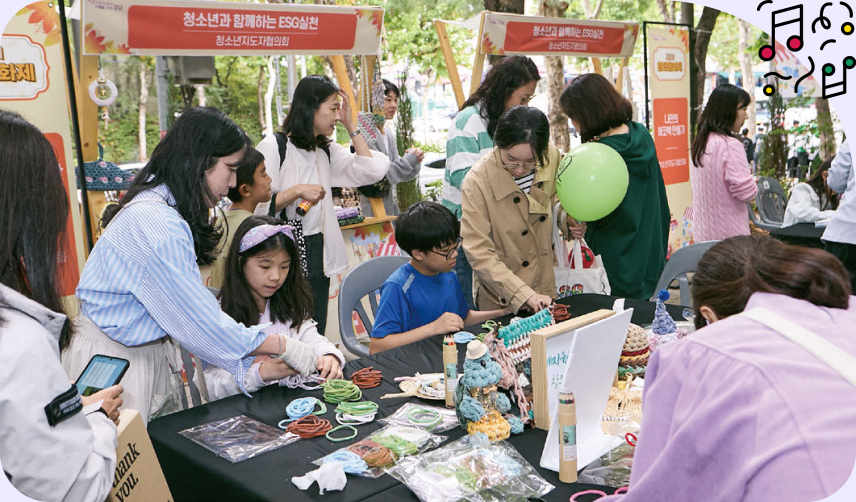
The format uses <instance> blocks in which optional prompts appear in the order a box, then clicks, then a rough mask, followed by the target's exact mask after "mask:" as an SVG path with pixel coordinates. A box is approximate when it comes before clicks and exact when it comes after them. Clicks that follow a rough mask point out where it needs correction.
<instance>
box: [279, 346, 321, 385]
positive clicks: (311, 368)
mask: <svg viewBox="0 0 856 502" xmlns="http://www.w3.org/2000/svg"><path fill="white" fill-rule="evenodd" d="M279 358H280V359H282V360H283V361H285V362H286V364H288V365H289V366H291V367H292V368H294V369H295V370H296V371H298V372H300V374H301V375H303V376H305V377H307V376H309V375H311V374H313V373H315V372H316V371H318V356H317V355H316V354H315V349H313V348H312V346H311V345H308V344H306V343H303V342H301V341H300V340H295V339H294V338H289V339H288V341H287V342H286V344H285V352H284V353H283V354H282V355H281V356H279Z"/></svg>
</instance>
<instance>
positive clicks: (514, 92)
mask: <svg viewBox="0 0 856 502" xmlns="http://www.w3.org/2000/svg"><path fill="white" fill-rule="evenodd" d="M479 76H480V75H479ZM479 76H475V75H474V76H473V78H477V77H479ZM540 78H541V77H540V76H539V75H538V68H537V67H536V66H535V63H533V62H532V60H531V59H529V58H528V57H526V56H519V55H518V56H508V57H505V58H503V59H502V60H500V61H499V62H498V63H497V64H496V65H494V66H493V67H492V68H491V69H490V71H489V72H487V76H485V78H484V81H482V83H481V85H480V86H479V88H478V89H476V92H474V93H473V95H472V96H470V98H469V99H468V100H467V101H466V102H465V103H464V104H463V106H461V111H460V113H458V115H457V116H456V117H455V119H454V120H453V121H452V126H451V127H449V134H448V136H447V138H446V174H445V178H444V179H443V201H442V202H443V205H444V206H446V207H447V208H448V209H449V210H450V211H452V212H453V213H454V214H455V216H457V217H458V219H460V218H461V214H462V213H461V187H462V186H463V184H464V177H466V175H467V172H469V170H470V168H471V167H472V166H473V164H475V163H476V161H477V160H479V159H480V158H481V157H483V156H484V155H487V154H489V153H490V152H491V151H493V146H494V145H493V136H494V132H495V131H496V126H497V123H498V122H499V117H500V116H502V114H503V113H505V111H506V110H508V109H510V108H512V107H514V106H518V105H526V104H529V100H531V99H532V96H534V95H535V87H536V86H537V85H538V80H539V79H540ZM455 272H456V273H457V274H458V281H460V283H461V287H462V288H463V289H464V296H465V297H466V298H467V303H469V304H470V308H471V309H474V305H473V294H472V289H473V288H472V277H473V269H472V267H470V264H469V262H467V257H466V255H465V254H464V253H463V250H459V251H458V258H457V263H456V264H455Z"/></svg>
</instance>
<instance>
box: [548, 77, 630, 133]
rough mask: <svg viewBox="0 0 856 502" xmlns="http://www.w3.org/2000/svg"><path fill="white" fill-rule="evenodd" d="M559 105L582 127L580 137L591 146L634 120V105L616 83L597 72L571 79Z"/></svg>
mask: <svg viewBox="0 0 856 502" xmlns="http://www.w3.org/2000/svg"><path fill="white" fill-rule="evenodd" d="M559 106H560V107H561V108H562V111H563V112H564V113H565V115H567V116H568V118H569V119H571V120H573V121H575V122H576V123H577V125H579V126H580V131H579V133H580V138H581V139H582V142H583V143H587V142H589V141H591V140H593V139H594V138H596V137H598V136H600V135H601V134H603V133H605V132H606V131H609V130H610V129H614V128H616V127H619V126H621V125H622V124H626V123H627V122H630V121H631V120H632V119H633V105H631V104H630V101H628V100H627V98H625V97H624V96H622V95H621V94H619V93H618V91H616V90H615V87H613V85H612V83H611V82H610V81H609V80H607V79H606V77H604V76H602V75H598V74H597V73H586V74H585V75H580V76H579V77H577V78H575V79H573V80H571V83H570V84H568V86H567V87H566V88H565V90H564V91H562V95H561V96H560V97H559Z"/></svg>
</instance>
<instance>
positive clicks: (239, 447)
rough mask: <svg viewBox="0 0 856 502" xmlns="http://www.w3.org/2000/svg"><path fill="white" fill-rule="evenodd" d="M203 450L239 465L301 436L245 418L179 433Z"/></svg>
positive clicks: (217, 422) (214, 423)
mask: <svg viewBox="0 0 856 502" xmlns="http://www.w3.org/2000/svg"><path fill="white" fill-rule="evenodd" d="M179 434H181V435H182V436H184V437H186V438H187V439H190V440H191V441H193V442H194V443H196V444H198V445H199V446H202V447H203V448H205V449H207V450H209V451H211V452H213V453H215V454H217V455H218V456H221V457H223V458H225V459H226V460H228V461H229V462H232V463H235V462H240V461H242V460H246V459H248V458H253V457H255V456H257V455H261V454H262V453H267V452H269V451H273V450H276V449H277V448H281V447H283V446H285V445H288V444H291V443H293V442H295V441H297V440H298V439H300V437H299V436H297V435H296V434H291V433H289V432H284V431H281V430H279V429H277V428H276V427H271V426H270V425H267V424H263V423H261V422H259V421H258V420H253V419H252V418H250V417H247V416H245V415H239V416H237V417H232V418H227V419H225V420H217V421H216V422H208V423H207V424H202V425H197V426H196V427H191V428H190V429H185V430H183V431H181V432H179Z"/></svg>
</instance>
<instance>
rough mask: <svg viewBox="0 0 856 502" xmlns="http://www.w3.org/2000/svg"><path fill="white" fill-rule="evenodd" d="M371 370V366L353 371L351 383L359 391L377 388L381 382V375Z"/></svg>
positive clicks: (377, 371)
mask: <svg viewBox="0 0 856 502" xmlns="http://www.w3.org/2000/svg"><path fill="white" fill-rule="evenodd" d="M373 368H374V367H373V366H369V367H368V368H363V369H361V370H358V371H355V372H354V373H353V374H351V381H352V382H354V385H356V386H357V387H359V388H361V389H371V388H372V387H377V386H378V385H380V382H381V381H382V380H383V373H381V372H380V371H379V370H376V369H373Z"/></svg>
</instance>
